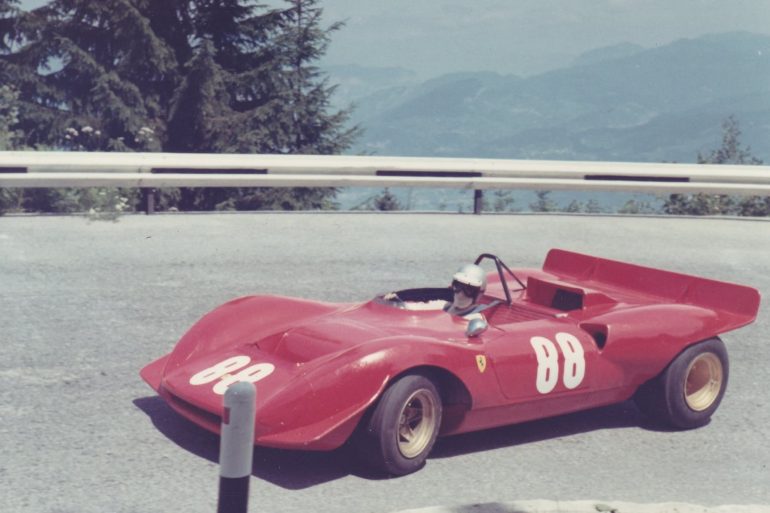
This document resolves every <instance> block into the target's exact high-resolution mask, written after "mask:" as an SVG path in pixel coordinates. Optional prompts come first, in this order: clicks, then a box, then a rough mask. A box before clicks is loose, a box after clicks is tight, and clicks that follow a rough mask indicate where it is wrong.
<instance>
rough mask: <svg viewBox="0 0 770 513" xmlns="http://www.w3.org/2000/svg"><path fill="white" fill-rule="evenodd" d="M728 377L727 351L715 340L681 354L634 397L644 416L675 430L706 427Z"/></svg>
mask: <svg viewBox="0 0 770 513" xmlns="http://www.w3.org/2000/svg"><path fill="white" fill-rule="evenodd" d="M728 374H729V362H728V358H727V349H726V348H725V345H724V343H723V342H722V341H721V340H720V339H719V338H717V337H714V338H711V339H708V340H705V341H703V342H700V343H698V344H695V345H692V346H690V347H688V348H687V349H685V350H684V351H682V352H681V353H680V354H679V356H677V357H676V358H674V360H673V361H672V362H671V363H670V364H669V366H668V367H666V369H665V370H664V371H663V372H662V373H660V374H659V375H658V376H657V377H656V378H654V379H652V380H650V381H648V382H647V383H645V384H643V385H642V386H641V387H639V390H638V391H637V392H636V395H635V396H634V401H635V402H636V404H637V406H639V409H640V410H641V411H642V413H644V414H645V415H647V416H648V417H650V418H652V419H654V420H656V421H659V422H662V423H664V424H668V425H670V426H673V427H676V428H679V429H692V428H696V427H700V426H703V425H705V424H708V422H709V420H710V419H711V416H712V415H713V413H714V412H715V411H716V409H717V408H718V407H719V403H720V402H721V401H722V397H723V396H724V393H725V389H726V387H727V377H728Z"/></svg>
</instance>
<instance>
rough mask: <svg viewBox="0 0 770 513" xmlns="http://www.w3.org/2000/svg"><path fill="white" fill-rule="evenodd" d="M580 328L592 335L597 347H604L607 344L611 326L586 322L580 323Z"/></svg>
mask: <svg viewBox="0 0 770 513" xmlns="http://www.w3.org/2000/svg"><path fill="white" fill-rule="evenodd" d="M580 328H581V329H582V330H583V331H585V332H587V333H588V334H589V335H591V338H593V339H594V342H596V347H598V348H599V349H604V346H605V345H607V338H608V336H609V328H608V327H607V325H606V324H592V323H588V322H584V323H581V324H580Z"/></svg>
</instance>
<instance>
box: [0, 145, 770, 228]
mask: <svg viewBox="0 0 770 513" xmlns="http://www.w3.org/2000/svg"><path fill="white" fill-rule="evenodd" d="M0 187H6V188H9V187H24V188H42V187H136V188H142V189H158V188H163V187H446V188H459V189H470V190H474V191H476V193H475V202H474V203H475V205H474V211H475V212H477V213H480V211H481V199H482V192H481V191H483V190H485V189H534V190H560V189H570V190H581V189H583V190H598V191H633V192H651V193H656V192H657V193H666V194H674V193H699V192H703V193H710V194H731V195H743V196H752V195H760V196H770V166H739V165H718V166H717V165H704V164H668V163H660V164H658V163H628V162H581V161H556V160H503V159H468V158H432V157H371V156H338V155H243V154H190V153H185V154H182V153H96V152H94V153H91V152H0ZM148 196H151V195H148ZM151 210H152V208H151V205H148V213H149V211H151Z"/></svg>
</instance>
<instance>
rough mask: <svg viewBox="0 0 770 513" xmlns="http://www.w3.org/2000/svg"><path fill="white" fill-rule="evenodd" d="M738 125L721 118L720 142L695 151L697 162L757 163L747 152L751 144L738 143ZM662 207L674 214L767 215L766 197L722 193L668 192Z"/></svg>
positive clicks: (769, 212)
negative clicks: (718, 144)
mask: <svg viewBox="0 0 770 513" xmlns="http://www.w3.org/2000/svg"><path fill="white" fill-rule="evenodd" d="M740 139H741V128H740V124H739V123H738V121H737V120H736V119H735V117H733V116H729V117H728V118H727V119H725V120H724V121H723V122H722V145H721V146H720V147H719V148H717V149H716V150H712V151H711V152H710V153H709V154H708V155H703V154H701V153H700V152H699V153H698V164H738V165H759V164H762V161H761V160H759V159H757V158H756V157H754V156H753V155H752V154H751V148H749V147H746V148H744V147H743V144H742V143H741V140H740ZM663 211H664V212H665V213H667V214H677V215H725V214H737V215H754V216H757V215H759V216H767V215H770V199H769V198H760V197H756V196H753V197H749V198H745V199H740V198H736V197H733V196H729V195H726V194H704V193H699V194H671V195H670V196H669V197H668V199H667V200H666V201H665V203H664V204H663Z"/></svg>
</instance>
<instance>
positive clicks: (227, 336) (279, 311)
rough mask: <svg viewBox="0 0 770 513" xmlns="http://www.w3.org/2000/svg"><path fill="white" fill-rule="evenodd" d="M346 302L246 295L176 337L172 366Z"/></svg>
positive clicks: (335, 307)
mask: <svg viewBox="0 0 770 513" xmlns="http://www.w3.org/2000/svg"><path fill="white" fill-rule="evenodd" d="M344 306H346V305H338V304H332V303H321V302H317V301H308V300H303V299H295V298H289V297H282V296H246V297H241V298H238V299H234V300H232V301H229V302H227V303H225V304H223V305H221V306H219V307H217V308H215V309H214V310H212V311H211V312H209V313H207V314H206V315H204V316H203V317H202V318H201V319H200V320H199V321H198V322H196V323H195V324H194V325H193V326H192V327H191V328H190V329H189V330H188V331H187V332H186V333H185V334H184V335H183V336H182V338H181V339H180V340H179V342H178V343H177V345H176V346H175V347H174V350H173V351H172V353H171V355H170V357H169V360H168V363H167V365H168V369H174V368H176V367H178V366H180V365H182V364H184V363H185V362H186V361H188V360H190V359H192V358H195V357H197V356H200V355H203V354H207V353H211V352H213V351H217V350H222V349H225V348H227V347H233V346H237V345H241V344H248V343H251V342H254V341H256V340H260V339H262V338H264V337H266V336H268V335H270V334H272V333H276V332H279V331H282V330H285V329H287V328H289V327H290V326H292V325H294V324H296V323H297V322H298V320H300V319H307V318H312V317H318V316H321V315H325V314H327V313H330V312H333V311H335V310H338V309H340V308H343V307H344Z"/></svg>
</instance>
